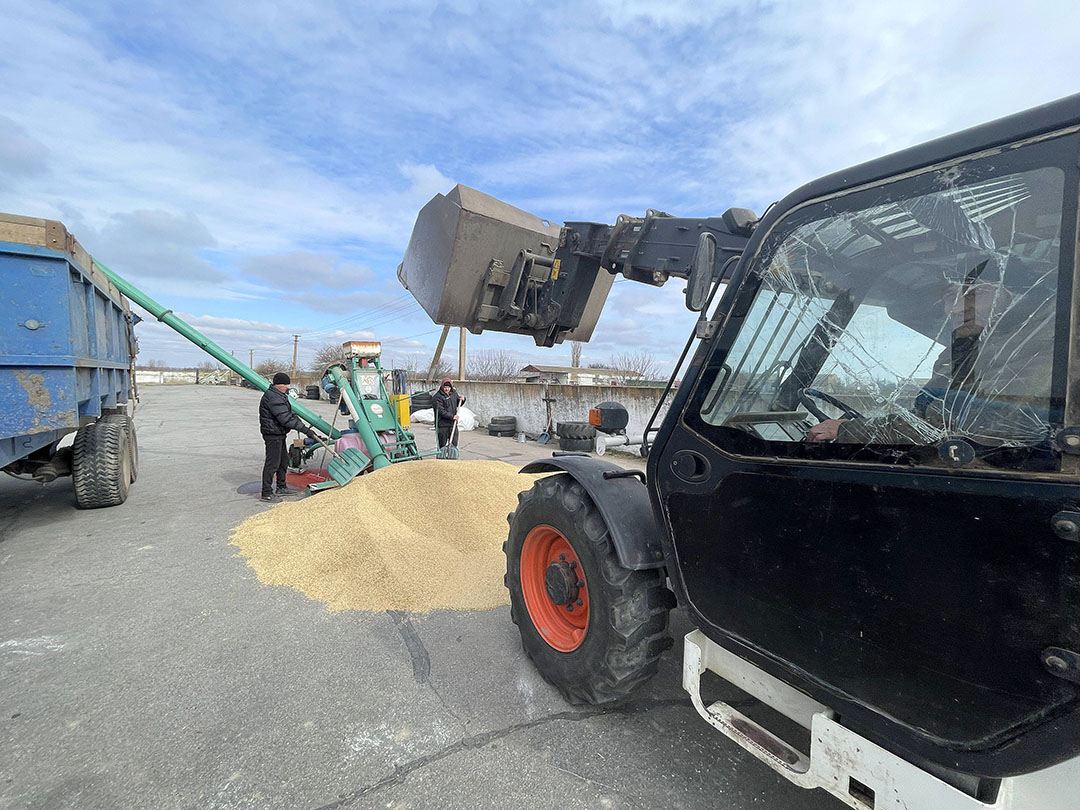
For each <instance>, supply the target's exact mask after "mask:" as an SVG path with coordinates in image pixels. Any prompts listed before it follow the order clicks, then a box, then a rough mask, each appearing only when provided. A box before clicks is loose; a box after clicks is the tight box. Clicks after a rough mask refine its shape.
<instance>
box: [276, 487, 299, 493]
mask: <svg viewBox="0 0 1080 810" xmlns="http://www.w3.org/2000/svg"><path fill="white" fill-rule="evenodd" d="M274 492H275V493H276V494H277V495H295V494H296V492H295V491H294V490H291V489H289V488H288V487H278V488H277V489H276V490H274Z"/></svg>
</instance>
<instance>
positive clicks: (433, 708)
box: [0, 385, 842, 810]
mask: <svg viewBox="0 0 1080 810" xmlns="http://www.w3.org/2000/svg"><path fill="white" fill-rule="evenodd" d="M141 393H142V401H141V403H140V405H139V408H138V411H137V413H136V424H137V428H138V436H139V445H140V451H141V462H140V470H139V479H138V481H137V482H136V483H135V484H134V485H133V487H132V490H131V495H130V496H129V498H128V500H127V502H126V503H124V504H123V505H121V506H119V507H114V508H111V509H98V510H91V511H80V510H77V509H76V508H75V506H74V494H73V492H72V488H71V481H70V479H61V480H59V481H57V482H56V483H54V484H51V485H49V486H45V487H42V486H40V485H38V484H34V483H30V482H24V481H17V480H14V479H11V478H8V477H6V476H3V477H0V527H2V528H0V671H2V681H0V808H2V809H3V810H8V809H9V808H12V809H13V808H19V809H20V810H23V809H24V808H25V809H26V810H30V809H31V808H34V809H35V810H61V809H62V808H78V809H79V810H92V809H93V808H101V809H102V810H121V809H122V808H146V809H147V810H151V809H153V810H160V809H161V808H205V810H211V809H212V808H221V809H222V810H225V808H249V807H250V808H268V809H269V808H282V810H285V809H287V810H295V808H313V809H314V808H346V807H348V808H440V809H444V808H461V810H473V809H474V808H482V807H491V808H517V807H530V808H558V809H559V810H568V809H569V808H586V807H587V808H706V807H707V808H724V810H727V809H729V808H730V809H731V810H741V808H758V807H760V808H769V810H785V809H786V808H799V810H817V809H818V808H821V809H822V810H828V809H829V808H832V809H833V810H835V808H839V807H841V806H842V805H841V804H840V803H839V802H837V801H835V800H833V799H831V798H830V797H828V796H826V795H825V794H823V793H821V792H820V791H819V792H814V793H809V792H806V791H802V790H799V789H797V788H795V787H793V786H791V785H789V784H788V783H786V782H785V781H784V780H782V779H781V778H780V777H779V776H777V775H775V774H774V773H773V772H772V771H770V770H769V769H768V768H766V767H765V766H764V765H762V764H760V763H758V762H757V761H756V760H754V759H753V758H751V757H750V756H749V755H747V754H744V753H743V752H742V750H741V749H739V748H738V747H737V746H736V745H735V744H734V743H731V742H729V741H728V740H727V739H726V738H724V737H722V736H721V735H720V734H719V733H718V732H715V731H713V730H712V729H711V727H710V726H708V724H706V723H705V722H704V721H703V720H701V719H700V718H699V717H698V716H697V714H696V713H695V712H694V710H693V708H692V707H691V706H690V702H689V699H688V697H687V695H686V694H685V692H683V691H682V689H681V686H680V678H681V675H680V671H681V670H680V667H681V643H680V642H681V637H682V635H683V634H685V633H686V632H688V631H689V630H690V629H691V628H690V627H689V626H688V624H687V622H686V620H685V618H684V617H683V615H682V613H681V612H680V611H676V612H675V613H674V614H673V631H674V634H675V637H676V639H677V641H676V646H675V647H674V648H673V649H672V650H671V651H670V652H668V653H667V654H666V656H665V658H664V661H663V664H662V666H661V671H660V673H659V675H658V676H657V677H656V678H654V679H653V680H652V681H651V682H650V683H649V684H648V685H647V686H646V687H644V688H643V689H641V690H640V691H639V692H637V693H635V694H634V695H633V697H632V698H631V699H630V700H629V701H627V702H626V703H625V704H623V705H621V706H618V707H614V708H611V707H599V708H598V707H574V706H570V705H568V704H566V703H565V702H564V701H563V700H562V698H561V697H560V695H559V694H558V693H557V692H556V691H555V690H554V689H553V688H551V687H550V686H548V685H547V684H546V683H545V682H544V681H543V680H542V679H541V677H540V676H539V675H538V674H537V672H536V671H535V670H534V669H533V667H532V665H531V663H530V661H529V660H528V659H527V658H526V657H525V655H524V653H523V652H522V650H521V645H520V642H519V638H518V634H517V629H516V628H515V627H514V625H513V624H512V623H511V622H510V618H509V610H508V609H507V608H500V609H496V610H491V611H482V612H455V611H442V612H436V613H433V614H429V615H404V614H398V613H394V614H388V613H360V612H354V611H346V612H342V613H335V614H331V613H329V612H328V611H327V610H326V609H325V607H324V606H323V605H321V604H319V603H316V602H313V601H310V600H309V599H307V598H306V597H304V596H303V595H302V594H300V593H299V592H296V591H292V590H289V589H285V588H279V587H270V586H264V585H261V584H260V583H259V582H258V581H257V580H256V578H255V576H254V574H253V572H252V571H251V570H250V569H249V568H248V566H247V565H246V564H245V562H244V561H243V560H242V559H240V558H238V557H237V556H236V549H235V548H234V547H232V546H230V545H229V542H228V536H229V532H230V530H231V529H232V528H233V527H235V526H237V525H238V524H239V523H240V522H241V521H243V520H244V518H246V517H248V516H249V515H252V514H254V513H256V512H259V511H261V510H263V509H266V508H268V507H267V505H265V504H263V503H261V502H260V501H259V500H258V497H257V494H255V495H248V494H240V493H238V492H237V489H238V488H240V487H242V486H243V485H244V484H249V483H251V482H254V481H256V480H257V479H258V478H259V473H260V469H261V465H262V440H261V438H260V436H259V433H258V421H257V416H256V410H257V404H258V393H257V392H255V391H251V390H247V389H238V388H218V387H209V386H190V385H186V386H166V387H151V386H144V387H143V389H142V392H141ZM309 404H311V403H309ZM315 407H316V408H317V409H319V410H320V412H322V413H324V414H326V416H327V418H329V416H330V414H331V413H332V412H333V411H332V406H330V405H329V404H328V403H325V402H324V403H315ZM417 436H418V438H419V440H420V442H421V444H422V446H424V447H431V446H432V444H433V441H434V434H433V432H432V431H431V430H430V429H428V428H427V427H423V426H421V427H420V428H419V429H418V431H417ZM553 447H554V446H548V447H542V446H539V445H536V444H535V443H532V442H530V443H527V444H517V443H515V442H514V441H513V440H512V439H506V438H492V437H489V436H487V434H486V431H476V432H474V433H471V434H464V435H463V436H462V439H461V455H462V457H463V458H497V459H502V460H505V461H507V462H509V463H512V464H518V465H520V464H524V463H526V462H527V461H530V460H532V459H534V458H541V457H544V456H547V455H549V454H550V452H551V449H553ZM626 458H627V457H625V456H616V457H615V460H616V461H617V463H624V462H625V460H626ZM422 463H453V462H434V461H425V462H422ZM630 463H631V464H632V465H633V466H639V467H640V466H642V465H641V464H640V463H637V464H635V463H634V462H633V460H631V461H630ZM295 540H296V542H297V543H303V542H304V527H302V526H297V527H296V529H295ZM714 692H716V690H715V689H714ZM717 696H719V694H717Z"/></svg>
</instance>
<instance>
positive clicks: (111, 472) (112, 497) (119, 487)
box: [71, 419, 132, 509]
mask: <svg viewBox="0 0 1080 810" xmlns="http://www.w3.org/2000/svg"><path fill="white" fill-rule="evenodd" d="M72 452H73V458H72V466H71V475H72V477H73V478H74V482H75V501H76V503H77V504H78V505H79V507H80V508H81V509H97V508H99V507H102V506H118V505H119V504H122V503H123V502H124V501H125V500H127V496H128V490H129V489H130V488H131V458H132V457H131V450H130V447H129V443H128V434H127V431H126V430H125V429H124V424H123V423H122V422H119V421H116V420H110V419H99V420H98V421H97V422H94V423H93V424H89V425H85V426H83V427H81V428H79V432H78V433H76V434H75V443H74V445H73V446H72Z"/></svg>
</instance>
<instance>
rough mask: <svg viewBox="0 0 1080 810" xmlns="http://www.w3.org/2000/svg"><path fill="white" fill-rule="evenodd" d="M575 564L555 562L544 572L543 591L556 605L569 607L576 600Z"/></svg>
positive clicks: (576, 577) (576, 578)
mask: <svg viewBox="0 0 1080 810" xmlns="http://www.w3.org/2000/svg"><path fill="white" fill-rule="evenodd" d="M575 568H577V564H576V563H568V562H565V561H563V560H555V561H554V562H552V563H551V565H549V566H548V567H547V570H546V571H545V572H544V590H545V591H547V595H548V599H550V600H551V601H552V602H554V603H555V604H556V605H569V604H571V603H572V602H574V601H576V600H577V598H578V588H579V587H580V586H579V585H578V576H577V571H575V570H574V569H575Z"/></svg>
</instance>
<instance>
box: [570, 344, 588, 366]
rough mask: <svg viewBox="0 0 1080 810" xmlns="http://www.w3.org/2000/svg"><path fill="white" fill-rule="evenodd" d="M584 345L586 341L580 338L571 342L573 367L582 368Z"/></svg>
mask: <svg viewBox="0 0 1080 810" xmlns="http://www.w3.org/2000/svg"><path fill="white" fill-rule="evenodd" d="M584 345H585V344H584V342H582V341H580V340H574V341H571V343H570V365H571V366H572V367H573V368H581V348H582V347H583V346H584Z"/></svg>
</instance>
